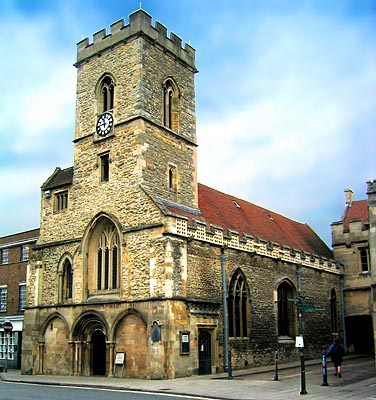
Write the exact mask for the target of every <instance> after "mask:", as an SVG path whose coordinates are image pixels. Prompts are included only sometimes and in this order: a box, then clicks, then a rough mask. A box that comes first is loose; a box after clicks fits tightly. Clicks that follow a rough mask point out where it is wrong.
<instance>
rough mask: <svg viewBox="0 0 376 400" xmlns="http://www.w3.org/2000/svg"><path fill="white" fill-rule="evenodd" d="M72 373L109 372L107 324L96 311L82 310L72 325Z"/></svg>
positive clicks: (101, 373)
mask: <svg viewBox="0 0 376 400" xmlns="http://www.w3.org/2000/svg"><path fill="white" fill-rule="evenodd" d="M72 337H73V350H72V353H73V374H74V375H85V376H90V375H106V374H111V366H110V365H109V364H108V363H109V360H110V359H111V355H110V353H109V351H108V350H109V347H108V346H107V343H108V325H107V322H106V320H105V319H104V317H103V315H102V314H100V313H98V312H96V311H93V310H91V311H87V312H84V313H83V314H82V315H81V316H80V318H79V319H78V320H77V322H76V323H75V325H74V327H73V335H72Z"/></svg>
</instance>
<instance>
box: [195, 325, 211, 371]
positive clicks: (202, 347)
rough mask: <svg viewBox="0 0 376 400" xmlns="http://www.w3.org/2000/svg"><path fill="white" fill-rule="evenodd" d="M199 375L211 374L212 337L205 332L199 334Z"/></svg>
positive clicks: (201, 331)
mask: <svg viewBox="0 0 376 400" xmlns="http://www.w3.org/2000/svg"><path fill="white" fill-rule="evenodd" d="M198 373H199V374H200V375H208V374H211V335H210V332H208V331H204V330H200V331H199V333H198Z"/></svg>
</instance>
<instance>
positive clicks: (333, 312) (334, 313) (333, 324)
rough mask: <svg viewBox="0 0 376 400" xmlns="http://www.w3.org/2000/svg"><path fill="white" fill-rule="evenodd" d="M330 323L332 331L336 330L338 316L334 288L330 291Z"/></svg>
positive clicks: (335, 331)
mask: <svg viewBox="0 0 376 400" xmlns="http://www.w3.org/2000/svg"><path fill="white" fill-rule="evenodd" d="M330 325H331V329H332V333H337V332H338V318H337V294H336V291H335V289H332V291H331V293H330Z"/></svg>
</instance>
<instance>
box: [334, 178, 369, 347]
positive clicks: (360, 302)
mask: <svg viewBox="0 0 376 400" xmlns="http://www.w3.org/2000/svg"><path fill="white" fill-rule="evenodd" d="M367 195H368V197H367V199H363V200H354V193H353V191H352V190H350V189H347V190H345V201H346V205H345V211H344V214H343V216H342V219H341V220H340V221H338V222H334V223H332V245H333V251H334V258H335V259H336V260H337V261H338V262H340V263H342V264H343V266H344V282H343V293H344V306H345V312H344V314H345V331H346V344H347V348H348V351H349V352H356V353H366V354H370V353H373V352H374V348H375V345H374V338H375V337H376V336H375V334H376V328H375V323H376V321H375V317H374V312H375V301H376V294H375V286H376V181H375V180H374V181H373V182H371V181H370V182H367Z"/></svg>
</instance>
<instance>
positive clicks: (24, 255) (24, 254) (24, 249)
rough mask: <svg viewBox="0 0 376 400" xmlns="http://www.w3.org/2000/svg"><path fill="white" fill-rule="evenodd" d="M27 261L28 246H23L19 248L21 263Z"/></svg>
mask: <svg viewBox="0 0 376 400" xmlns="http://www.w3.org/2000/svg"><path fill="white" fill-rule="evenodd" d="M28 259H29V245H28V244H24V245H23V246H22V247H21V261H28Z"/></svg>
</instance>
